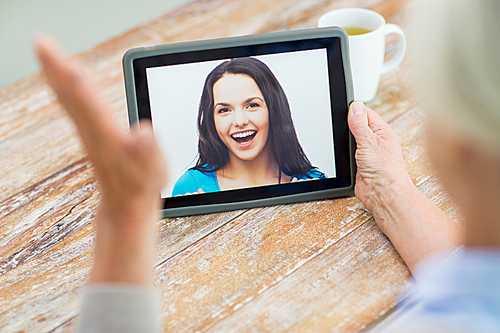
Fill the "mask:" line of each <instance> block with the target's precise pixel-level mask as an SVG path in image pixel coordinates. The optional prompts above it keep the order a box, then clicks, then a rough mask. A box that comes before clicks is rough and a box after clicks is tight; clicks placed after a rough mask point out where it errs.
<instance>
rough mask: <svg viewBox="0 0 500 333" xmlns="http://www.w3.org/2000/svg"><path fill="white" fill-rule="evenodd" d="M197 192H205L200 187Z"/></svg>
mask: <svg viewBox="0 0 500 333" xmlns="http://www.w3.org/2000/svg"><path fill="white" fill-rule="evenodd" d="M197 193H199V194H202V193H205V192H203V190H202V189H201V188H199V189H198V192H197Z"/></svg>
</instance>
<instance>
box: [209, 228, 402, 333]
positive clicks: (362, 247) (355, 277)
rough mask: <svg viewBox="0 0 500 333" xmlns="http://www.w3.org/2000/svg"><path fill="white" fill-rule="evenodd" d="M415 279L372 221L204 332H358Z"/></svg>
mask: <svg viewBox="0 0 500 333" xmlns="http://www.w3.org/2000/svg"><path fill="white" fill-rule="evenodd" d="M409 278H410V274H409V272H408V269H407V268H406V266H405V264H404V263H403V262H402V260H401V258H400V257H399V255H398V253H397V252H396V251H395V249H394V247H393V246H392V244H391V243H390V242H389V240H388V239H387V238H386V237H385V236H384V235H383V233H382V232H381V231H380V229H379V228H378V227H377V226H376V224H375V222H374V221H373V219H370V220H369V221H368V222H365V223H363V224H362V225H361V226H359V227H358V228H357V229H356V230H355V231H353V232H351V233H349V234H348V235H347V236H346V237H344V238H342V239H341V240H340V241H339V242H338V243H335V244H333V245H331V246H330V247H328V248H327V249H325V250H324V252H323V253H322V254H321V256H316V257H314V258H313V259H311V260H310V261H308V262H307V263H306V264H304V265H303V266H301V267H300V268H298V269H297V270H296V271H294V272H293V274H291V275H290V276H289V277H287V278H285V279H284V280H283V281H281V282H280V283H277V284H276V285H274V286H273V287H272V288H269V289H267V290H265V291H264V292H260V290H259V291H258V292H256V293H253V294H252V295H251V296H249V297H248V298H247V299H245V300H244V301H243V302H241V303H238V305H237V306H236V307H234V308H233V309H234V310H233V312H232V313H231V314H229V315H228V316H227V317H225V318H224V319H222V320H220V321H217V322H215V324H214V325H213V326H211V327H208V329H206V330H205V329H203V330H201V331H206V332H357V331H359V330H360V329H362V328H364V327H365V326H366V325H368V324H369V323H371V322H372V321H373V320H375V319H376V318H378V317H379V316H380V315H381V314H383V312H385V309H389V308H391V307H392V306H394V305H395V303H396V301H397V295H398V293H399V292H401V291H403V290H406V288H407V281H408V280H409ZM290 290H293V292H290Z"/></svg>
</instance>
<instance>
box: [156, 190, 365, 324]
mask: <svg viewBox="0 0 500 333" xmlns="http://www.w3.org/2000/svg"><path fill="white" fill-rule="evenodd" d="M361 208H362V206H361V205H360V204H359V203H358V201H357V199H355V198H348V199H342V200H324V201H316V202H307V203H300V204H292V205H286V206H274V207H266V208H261V209H254V210H251V211H249V212H247V213H245V214H243V215H242V216H240V217H238V218H237V219H235V220H233V221H231V222H230V223H228V224H226V225H225V226H223V227H222V228H220V229H219V230H217V231H216V232H214V233H212V234H210V236H208V237H205V238H204V239H202V240H200V241H199V242H198V243H196V244H195V245H193V246H191V247H190V248H188V249H186V250H185V251H183V252H182V253H180V254H178V255H177V256H175V257H174V258H172V259H170V260H169V261H167V262H166V263H165V264H164V265H162V266H160V267H158V271H157V272H158V273H157V281H158V283H159V286H158V287H159V289H160V291H161V292H162V294H163V298H164V299H166V300H168V301H167V302H164V308H163V319H164V323H165V325H166V328H167V330H168V331H175V332H186V331H198V330H203V329H204V327H206V326H207V325H211V324H213V323H214V322H216V321H218V320H220V319H221V318H223V317H225V316H226V315H227V314H228V313H231V312H232V311H233V310H234V309H235V308H236V309H237V308H238V307H239V306H240V304H242V303H245V302H246V301H248V300H249V297H250V299H251V298H253V296H252V295H255V294H257V293H262V292H264V291H265V290H267V289H269V288H271V287H272V286H273V285H275V284H276V283H278V282H280V281H281V280H283V279H285V278H286V277H287V276H288V275H290V274H291V273H293V272H294V271H295V270H296V269H298V268H299V267H301V266H302V265H304V264H305V263H306V262H308V261H309V260H311V259H312V258H314V257H316V256H318V255H320V254H321V253H322V252H323V251H324V249H325V248H328V247H329V246H330V245H331V244H334V243H336V242H338V241H339V240H340V239H342V238H343V237H344V236H345V235H346V234H348V233H350V232H351V231H353V230H354V229H356V228H357V227H358V226H359V225H360V224H362V223H363V222H365V221H366V220H367V219H369V218H370V216H369V215H368V214H366V213H365V212H364V211H363V210H362V209H361Z"/></svg>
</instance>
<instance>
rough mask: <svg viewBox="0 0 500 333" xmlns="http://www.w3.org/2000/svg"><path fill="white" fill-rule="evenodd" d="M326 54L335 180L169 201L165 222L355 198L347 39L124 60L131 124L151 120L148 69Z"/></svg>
mask: <svg viewBox="0 0 500 333" xmlns="http://www.w3.org/2000/svg"><path fill="white" fill-rule="evenodd" d="M319 48H321V49H326V52H327V59H328V71H329V75H328V76H329V84H330V98H331V101H330V102H331V115H332V122H333V137H334V154H335V164H336V165H335V170H336V177H335V178H327V179H315V180H311V181H305V182H295V183H287V184H276V185H267V186H258V187H250V188H242V189H233V190H224V191H220V192H214V193H205V194H198V195H189V196H180V197H169V198H165V201H164V206H163V210H162V211H163V216H165V217H168V216H184V215H193V214H203V213H211V212H218V211H225V210H233V209H242V208H252V207H258V206H267V205H275V204H284V203H291V202H298V201H309V200H317V199H324V198H335V197H343V196H348V195H352V194H353V193H354V181H355V170H356V165H355V161H354V150H355V144H354V140H353V138H352V135H351V134H350V131H349V129H348V125H347V113H348V108H349V105H350V103H351V102H352V100H353V87H352V79H351V72H350V64H349V57H348V43H347V34H346V33H345V31H344V30H342V29H341V28H337V27H331V28H319V29H309V30H299V31H290V32H280V33H270V34H262V35H251V36H243V37H232V38H224V39H215V40H208V41H199V42H187V43H178V44H169V45H160V46H154V47H147V48H139V49H132V50H129V51H127V53H126V54H125V55H124V57H123V66H124V74H125V87H126V94H127V103H128V113H129V121H130V124H133V123H135V122H136V121H138V120H139V119H141V118H149V119H150V118H151V110H150V102H149V92H148V86H147V77H146V68H151V67H158V66H167V65H179V64H187V63H193V62H200V61H209V60H219V59H228V58H237V57H247V56H257V55H264V54H276V53H285V52H292V51H302V50H312V49H319Z"/></svg>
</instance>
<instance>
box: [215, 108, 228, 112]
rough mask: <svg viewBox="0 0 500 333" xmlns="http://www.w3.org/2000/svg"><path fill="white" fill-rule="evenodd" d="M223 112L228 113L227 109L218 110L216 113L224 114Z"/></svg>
mask: <svg viewBox="0 0 500 333" xmlns="http://www.w3.org/2000/svg"><path fill="white" fill-rule="evenodd" d="M225 112H229V109H228V108H220V109H218V110H217V113H225Z"/></svg>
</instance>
